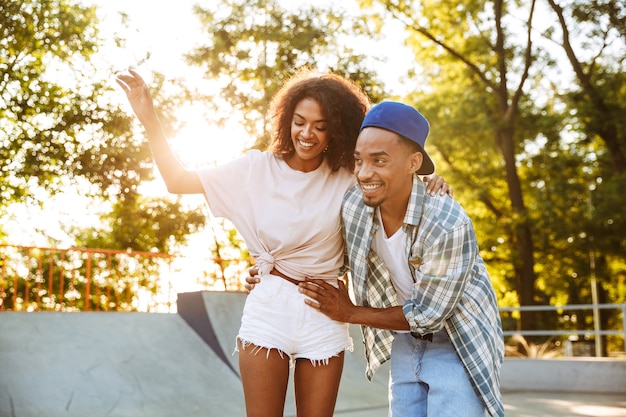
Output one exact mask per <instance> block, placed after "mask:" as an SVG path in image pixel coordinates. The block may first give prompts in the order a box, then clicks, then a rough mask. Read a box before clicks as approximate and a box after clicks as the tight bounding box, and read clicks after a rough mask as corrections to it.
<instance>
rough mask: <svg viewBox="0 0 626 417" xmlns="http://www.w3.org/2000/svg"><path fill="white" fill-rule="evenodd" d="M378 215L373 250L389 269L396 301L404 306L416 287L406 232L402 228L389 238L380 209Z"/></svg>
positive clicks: (377, 211) (377, 210)
mask: <svg viewBox="0 0 626 417" xmlns="http://www.w3.org/2000/svg"><path fill="white" fill-rule="evenodd" d="M376 215H377V216H378V221H379V222H380V227H379V228H378V230H376V233H375V235H374V239H373V240H372V249H373V250H374V251H375V252H376V254H378V256H379V257H380V259H381V260H382V261H383V263H384V264H385V266H386V267H387V269H389V273H390V275H391V283H392V284H393V286H394V288H395V289H396V301H397V302H398V304H399V305H404V302H405V301H406V300H408V299H410V298H411V294H412V292H413V286H414V282H413V277H412V276H411V271H410V270H409V263H408V261H407V257H406V254H407V250H406V232H405V231H404V229H403V228H402V227H400V228H399V229H398V230H397V231H396V232H395V233H394V234H393V235H392V236H390V237H388V236H387V234H386V233H385V228H384V227H383V219H382V217H381V216H380V209H376Z"/></svg>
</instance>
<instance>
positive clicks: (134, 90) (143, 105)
mask: <svg viewBox="0 0 626 417" xmlns="http://www.w3.org/2000/svg"><path fill="white" fill-rule="evenodd" d="M128 72H129V74H130V75H129V74H118V75H117V77H116V78H115V81H116V82H117V83H118V84H119V85H120V87H122V90H124V92H125V93H126V97H127V98H128V101H129V102H130V105H131V107H132V108H133V111H134V112H135V114H136V115H137V118H139V121H141V122H142V123H145V122H147V121H148V120H149V119H150V118H151V117H154V116H155V112H154V104H153V102H152V96H151V95H150V90H149V89H148V86H147V85H146V83H145V81H144V80H143V78H141V75H139V74H138V73H137V72H136V71H134V70H132V69H129V70H128Z"/></svg>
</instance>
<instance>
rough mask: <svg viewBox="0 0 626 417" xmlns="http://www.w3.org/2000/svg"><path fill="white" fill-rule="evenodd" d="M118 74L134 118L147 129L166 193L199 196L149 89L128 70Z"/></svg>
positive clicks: (197, 183)
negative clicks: (162, 122)
mask: <svg viewBox="0 0 626 417" xmlns="http://www.w3.org/2000/svg"><path fill="white" fill-rule="evenodd" d="M129 73H130V75H128V74H120V75H118V76H117V78H116V80H115V81H116V82H117V83H118V84H119V85H120V86H121V87H122V89H123V90H124V92H125V93H126V97H127V98H128V101H129V102H130V105H131V107H132V108H133V111H134V112H135V115H137V118H138V119H139V121H140V122H141V124H142V125H143V127H144V129H145V130H146V135H147V136H148V141H149V142H150V149H151V150H152V154H153V156H154V160H155V162H156V164H157V167H158V168H159V172H160V173H161V176H162V177H163V180H164V181H165V185H166V186H167V190H168V191H169V192H170V193H173V194H202V193H203V192H204V189H203V187H202V184H201V182H200V179H199V178H198V174H197V172H196V171H189V170H187V169H186V168H185V166H184V165H183V164H182V163H181V162H180V160H179V159H178V158H177V157H176V155H175V154H174V152H173V151H172V148H171V147H170V145H169V143H168V142H167V138H166V137H165V133H164V132H163V128H162V127H161V122H160V121H159V119H158V117H157V115H156V112H155V111H154V104H153V102H152V97H151V95H150V91H149V90H148V86H147V85H146V83H145V82H144V80H143V78H141V76H140V75H139V74H138V73H137V72H135V71H133V70H129Z"/></svg>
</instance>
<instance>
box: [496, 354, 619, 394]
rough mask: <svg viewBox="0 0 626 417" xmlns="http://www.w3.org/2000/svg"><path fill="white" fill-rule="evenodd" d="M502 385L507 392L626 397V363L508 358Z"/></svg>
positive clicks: (598, 360)
mask: <svg viewBox="0 0 626 417" xmlns="http://www.w3.org/2000/svg"><path fill="white" fill-rule="evenodd" d="M500 385H501V389H502V391H503V392H506V391H553V392H589V393H605V394H608V393H614V394H626V360H624V359H615V358H563V359H528V358H505V359H504V364H503V365H502V373H501V379H500Z"/></svg>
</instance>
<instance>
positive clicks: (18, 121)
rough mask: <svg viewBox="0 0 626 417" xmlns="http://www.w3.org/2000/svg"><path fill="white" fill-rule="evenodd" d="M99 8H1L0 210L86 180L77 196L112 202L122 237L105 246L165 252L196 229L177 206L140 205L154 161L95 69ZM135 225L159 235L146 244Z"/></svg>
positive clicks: (37, 4) (104, 75) (103, 74)
mask: <svg viewBox="0 0 626 417" xmlns="http://www.w3.org/2000/svg"><path fill="white" fill-rule="evenodd" d="M96 11H97V10H96V8H95V7H93V6H89V7H87V6H83V5H80V4H77V3H73V2H71V1H68V0H44V1H34V0H27V1H17V0H8V1H5V2H2V3H1V4H0V31H1V36H0V91H1V93H0V142H1V143H2V147H1V148H0V196H1V201H2V202H1V203H0V208H2V207H6V206H7V205H8V204H11V203H15V202H30V203H31V204H32V203H33V202H34V200H40V201H39V203H41V204H45V201H43V200H45V196H46V195H49V194H50V193H56V192H59V191H62V190H63V188H64V187H67V186H68V183H69V184H76V186H78V185H77V184H78V181H77V180H79V179H86V180H87V181H88V182H89V183H90V184H91V187H89V188H88V189H86V190H84V192H85V193H86V194H91V195H92V196H94V197H98V198H105V199H109V200H112V201H114V204H115V207H116V210H115V211H114V212H112V213H110V214H109V216H108V217H109V220H110V222H112V223H114V224H116V225H117V226H118V232H119V231H120V230H121V231H127V233H121V234H120V233H118V234H117V235H115V236H114V237H115V238H116V239H118V240H117V242H116V243H115V244H110V243H108V244H107V243H106V242H101V243H102V244H103V245H104V246H103V247H109V248H111V247H112V246H115V247H119V245H122V246H124V247H123V249H133V250H167V249H168V244H169V243H168V242H170V241H171V239H172V238H173V239H174V240H175V241H182V240H184V236H185V234H186V233H189V232H190V231H191V230H192V229H195V228H197V227H198V226H199V224H200V223H199V222H198V218H197V217H198V214H197V213H196V214H193V213H191V214H185V213H183V211H182V210H181V207H180V205H179V204H178V203H173V202H166V201H156V200H155V201H143V202H139V198H138V196H137V192H138V191H137V189H138V186H139V185H140V184H141V183H142V182H144V181H147V180H150V179H152V177H153V174H152V172H153V163H152V156H151V153H150V150H149V147H148V145H147V142H146V141H145V140H142V138H141V136H140V135H136V134H135V131H134V129H133V123H132V120H133V119H132V118H131V117H130V115H129V114H127V113H126V112H124V111H122V110H121V109H120V108H118V107H116V106H114V105H112V104H111V103H110V100H107V98H106V97H107V94H113V93H114V94H120V92H119V91H115V92H112V91H111V87H110V80H109V78H110V77H111V74H112V73H113V71H112V70H111V68H100V67H99V66H100V65H101V61H95V62H94V57H96V56H97V54H98V51H99V50H100V48H101V47H103V44H104V42H105V40H103V39H101V38H100V37H99V32H98V19H97V13H96ZM42 195H43V197H41V196H42ZM38 196H39V197H38ZM144 209H145V210H146V211H143V212H141V210H144ZM137 213H141V214H139V215H138V214H137ZM190 217H191V218H190ZM137 218H142V220H143V221H142V222H139V223H134V222H135V220H136V219H137ZM188 220H190V221H191V224H189V225H185V226H183V225H182V224H183V222H185V221H188ZM136 227H140V228H143V229H144V232H145V230H150V229H154V230H159V231H160V233H151V234H150V237H149V238H147V240H145V239H144V238H145V237H146V236H147V235H146V233H140V232H138V231H136V230H134V228H136ZM112 230H115V228H112ZM116 245H117V246H116Z"/></svg>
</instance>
